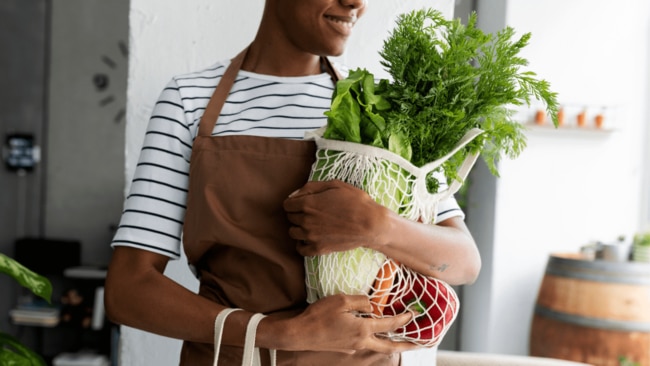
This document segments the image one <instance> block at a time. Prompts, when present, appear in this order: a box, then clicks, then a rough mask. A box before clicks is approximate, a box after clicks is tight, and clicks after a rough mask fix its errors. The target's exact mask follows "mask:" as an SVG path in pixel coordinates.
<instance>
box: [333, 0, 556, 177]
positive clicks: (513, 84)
mask: <svg viewBox="0 0 650 366" xmlns="http://www.w3.org/2000/svg"><path fill="white" fill-rule="evenodd" d="M476 24H477V16H476V13H472V14H471V15H470V17H469V20H468V24H467V25H466V26H465V25H463V24H462V23H461V22H460V20H459V19H455V20H447V19H445V18H444V17H443V16H442V14H441V13H440V12H439V11H437V10H434V9H422V10H415V11H412V12H410V13H406V14H402V15H400V16H399V17H398V18H397V25H396V27H395V29H394V30H393V31H392V32H391V34H390V35H389V37H388V39H386V40H385V42H384V46H383V49H382V50H381V52H380V55H381V57H382V61H381V64H382V65H383V66H384V67H385V68H386V70H387V71H388V73H389V74H390V76H391V78H392V80H391V81H387V80H380V81H378V82H377V83H375V84H374V85H371V86H372V89H371V90H368V89H369V88H368V87H369V85H368V82H367V80H368V78H369V77H372V74H371V73H369V72H368V71H367V70H363V69H358V70H356V71H353V72H352V73H351V74H350V75H351V76H352V77H353V79H354V80H357V81H359V80H364V81H365V84H363V83H360V82H356V83H355V82H352V84H354V85H350V84H345V83H346V81H343V83H344V85H346V89H345V90H341V89H340V88H339V87H338V86H337V90H336V91H335V95H334V97H333V104H332V108H331V110H330V111H328V112H326V114H327V115H328V127H327V130H326V132H325V134H324V137H325V138H334V139H340V140H346V141H354V142H361V143H368V144H370V145H374V146H380V145H381V146H380V147H384V148H387V149H389V150H391V151H393V152H396V153H399V154H400V155H402V156H403V157H405V158H407V159H408V160H410V161H411V162H412V163H413V164H414V165H416V166H422V165H424V164H426V163H429V162H431V161H434V160H437V159H439V158H441V157H442V156H444V155H446V154H447V153H448V152H449V151H451V150H452V148H453V147H454V146H455V145H456V144H457V143H458V141H459V140H460V139H461V138H462V137H463V136H464V135H465V133H466V132H467V131H469V130H470V129H472V128H480V129H482V130H483V131H484V133H483V134H481V135H480V136H479V137H477V138H476V139H475V140H474V141H473V142H472V143H470V144H469V145H468V146H467V147H465V148H464V149H462V150H461V151H460V152H459V153H457V154H455V156H453V157H452V158H451V159H449V160H448V161H446V162H445V163H444V164H443V166H442V169H443V170H444V172H445V174H446V176H447V179H448V180H451V179H456V178H457V176H456V171H457V169H458V167H459V166H460V164H461V163H462V162H463V160H464V159H465V157H466V156H467V155H468V154H469V153H475V152H480V153H481V156H482V158H483V159H484V160H485V161H486V163H487V165H488V167H489V169H490V171H491V172H492V174H494V175H496V176H498V171H497V162H498V161H499V159H500V158H502V157H503V156H507V157H509V158H515V157H517V156H518V155H519V154H520V153H521V152H522V150H523V149H524V148H525V147H526V138H525V135H524V133H523V128H524V127H523V125H522V124H521V123H519V122H518V121H515V120H513V118H512V116H513V115H514V107H517V106H522V105H530V104H531V102H532V101H533V100H539V101H542V102H543V103H544V104H545V105H546V109H547V112H548V113H549V114H550V115H551V118H552V121H553V123H554V124H555V125H556V126H557V111H558V103H557V100H556V96H557V94H556V93H554V92H552V91H551V90H550V85H549V83H548V82H547V81H545V80H541V79H538V78H537V77H536V74H535V73H534V72H532V71H522V70H521V69H522V68H523V67H525V66H527V64H528V61H527V60H526V59H524V58H522V57H521V56H519V52H520V51H521V50H522V49H523V48H524V47H525V46H527V45H528V42H529V40H530V37H531V34H530V33H526V34H524V35H523V36H521V37H520V38H518V39H515V31H514V29H513V28H511V27H506V28H505V29H503V30H501V31H499V32H497V33H496V34H487V33H484V32H483V31H482V30H480V29H478V28H477V27H476ZM350 81H351V80H348V81H347V82H348V83H349V82H350ZM342 100H345V101H346V103H340V101H342ZM337 101H339V102H337ZM387 104H388V105H389V106H390V107H387ZM341 107H342V108H341ZM349 115H354V116H355V120H354V121H353V122H351V121H350V120H346V118H345V116H349ZM364 122H365V125H368V126H370V127H371V133H367V132H364V128H363V126H364ZM349 123H361V125H360V126H361V127H360V128H361V131H360V132H359V133H358V134H356V135H355V138H356V140H354V139H348V137H347V135H346V133H345V131H344V129H343V127H342V126H343V125H345V124H349ZM345 128H346V129H350V127H349V126H348V127H345ZM354 128H358V127H356V126H355V127H354ZM359 136H362V137H363V136H368V137H367V139H366V140H363V139H361V140H359V138H358V137H359ZM391 143H392V145H393V146H390V144H391ZM433 188H434V190H435V188H436V187H433Z"/></svg>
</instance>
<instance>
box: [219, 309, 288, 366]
mask: <svg viewBox="0 0 650 366" xmlns="http://www.w3.org/2000/svg"><path fill="white" fill-rule="evenodd" d="M238 310H241V309H238V308H228V309H224V310H222V311H221V312H219V314H217V317H216V319H215V321H214V361H213V363H212V365H213V366H217V364H218V363H219V349H220V347H221V339H222V335H223V328H224V325H225V323H226V318H227V317H228V315H230V314H232V313H233V312H235V311H238ZM264 317H265V315H264V314H259V313H257V314H254V315H253V316H252V317H251V318H250V320H249V321H248V324H247V325H246V338H245V340H244V354H243V357H242V366H260V365H261V364H262V363H261V358H260V352H259V351H260V350H259V348H258V347H255V335H256V333H257V325H258V324H259V322H260V320H262V319H263V318H264ZM269 353H270V356H271V366H276V363H277V361H276V351H275V350H274V349H272V350H269Z"/></svg>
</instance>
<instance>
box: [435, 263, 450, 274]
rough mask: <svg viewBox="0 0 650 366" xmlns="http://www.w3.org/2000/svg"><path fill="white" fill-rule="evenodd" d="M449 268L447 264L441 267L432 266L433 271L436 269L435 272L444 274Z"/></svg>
mask: <svg viewBox="0 0 650 366" xmlns="http://www.w3.org/2000/svg"><path fill="white" fill-rule="evenodd" d="M447 268H449V265H448V264H446V263H443V264H441V265H439V266H437V267H436V266H435V265H432V266H431V269H434V270H436V271H438V272H444V271H446V270H447Z"/></svg>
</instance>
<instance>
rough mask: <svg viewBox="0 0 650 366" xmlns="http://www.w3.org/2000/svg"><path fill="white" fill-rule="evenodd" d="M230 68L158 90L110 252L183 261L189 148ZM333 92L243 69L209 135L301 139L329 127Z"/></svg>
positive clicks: (448, 208)
mask: <svg viewBox="0 0 650 366" xmlns="http://www.w3.org/2000/svg"><path fill="white" fill-rule="evenodd" d="M227 65H228V61H225V62H220V63H217V64H215V65H214V66H213V67H210V68H208V69H205V70H202V71H199V72H196V73H191V74H186V75H181V76H177V77H174V78H172V80H171V81H170V82H169V83H168V84H167V86H166V87H165V88H164V89H163V91H162V92H161V94H160V97H159V98H158V101H157V102H156V105H155V106H154V109H153V112H152V115H151V118H150V120H149V124H148V126H147V131H146V134H145V139H144V144H143V146H142V150H141V152H140V157H139V160H138V164H137V166H136V169H135V173H134V177H133V181H132V184H131V187H130V191H129V194H128V196H127V198H126V200H125V203H124V211H123V213H122V217H121V220H120V224H119V226H118V229H117V232H116V234H115V237H114V238H113V241H112V244H111V245H112V246H131V247H136V248H140V249H145V250H149V251H153V252H156V253H159V254H163V255H166V256H169V257H170V258H172V259H178V258H180V254H181V253H180V250H181V245H180V244H181V233H182V229H183V220H184V216H185V207H186V199H187V191H188V188H187V187H188V178H189V164H190V156H191V153H192V143H193V141H194V138H195V137H196V135H197V133H198V124H199V121H200V119H201V116H202V115H203V112H204V111H205V108H206V106H207V104H208V101H209V100H210V97H211V96H212V93H213V92H214V89H215V87H216V85H217V84H218V83H219V81H220V80H221V77H222V75H223V73H224V71H225V69H226V66H227ZM333 90H334V85H333V82H332V80H331V78H330V76H329V74H327V73H323V74H319V75H312V76H303V77H278V76H269V75H260V74H255V73H252V72H248V71H244V70H241V71H240V72H239V74H238V75H237V78H236V80H235V83H234V85H233V87H232V89H231V92H230V95H229V96H228V98H227V100H226V102H225V104H224V106H223V109H222V111H221V115H220V117H219V119H218V121H217V123H216V125H215V127H214V130H213V132H212V135H213V136H227V135H254V136H263V137H274V138H285V139H302V138H303V136H304V134H305V132H308V131H311V130H314V129H316V128H318V127H321V126H323V125H324V124H325V123H326V122H327V119H326V117H325V116H324V112H325V111H327V110H328V109H329V107H330V104H331V97H332V92H333ZM462 215H463V212H462V211H461V210H460V208H459V207H458V204H457V203H456V201H455V200H454V199H453V198H451V199H448V200H446V201H445V202H441V204H440V206H439V213H438V216H437V218H436V221H437V222H440V221H443V220H445V219H447V218H450V217H454V216H462Z"/></svg>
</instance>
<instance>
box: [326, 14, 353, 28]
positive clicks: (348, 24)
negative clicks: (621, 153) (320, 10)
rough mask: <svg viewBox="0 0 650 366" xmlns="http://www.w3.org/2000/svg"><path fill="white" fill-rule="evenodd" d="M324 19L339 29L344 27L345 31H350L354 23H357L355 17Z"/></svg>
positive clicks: (329, 17) (328, 17) (328, 16)
mask: <svg viewBox="0 0 650 366" xmlns="http://www.w3.org/2000/svg"><path fill="white" fill-rule="evenodd" d="M325 19H327V20H329V21H330V22H332V23H334V24H336V25H337V26H339V27H344V28H345V29H352V27H353V26H354V23H356V22H357V17H356V16H351V17H336V16H332V15H325Z"/></svg>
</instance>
